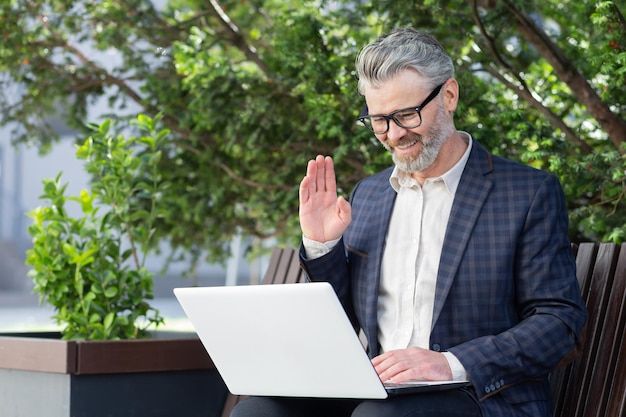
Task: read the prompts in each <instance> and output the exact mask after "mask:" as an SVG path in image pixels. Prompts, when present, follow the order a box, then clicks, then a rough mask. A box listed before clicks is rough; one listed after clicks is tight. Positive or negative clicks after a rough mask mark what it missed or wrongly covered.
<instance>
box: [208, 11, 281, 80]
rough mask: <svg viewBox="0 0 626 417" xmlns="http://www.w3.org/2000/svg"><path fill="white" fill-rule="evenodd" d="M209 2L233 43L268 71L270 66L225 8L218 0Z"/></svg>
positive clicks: (264, 70) (214, 14)
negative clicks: (223, 8)
mask: <svg viewBox="0 0 626 417" xmlns="http://www.w3.org/2000/svg"><path fill="white" fill-rule="evenodd" d="M209 3H210V4H211V7H212V9H213V13H212V14H213V16H215V17H216V18H217V19H218V20H219V21H220V23H221V24H222V27H224V29H226V31H227V32H228V33H229V35H230V38H231V39H232V42H233V45H235V46H236V47H237V48H239V49H240V50H241V51H242V52H243V53H244V55H245V56H246V58H248V59H249V60H250V61H252V62H254V63H255V64H257V65H258V66H259V68H261V70H262V71H263V72H265V73H268V72H269V68H268V66H267V64H265V62H264V61H263V60H262V59H261V57H259V55H258V54H257V51H256V49H255V48H254V47H253V46H252V45H249V44H248V43H247V42H246V40H245V38H244V37H243V35H242V34H241V31H240V30H239V27H237V25H236V24H235V23H234V22H233V21H232V20H231V19H230V17H228V15H227V14H226V13H224V10H222V7H221V6H220V5H219V3H218V2H217V0H209Z"/></svg>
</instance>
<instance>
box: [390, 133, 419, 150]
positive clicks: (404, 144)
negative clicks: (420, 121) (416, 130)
mask: <svg viewBox="0 0 626 417" xmlns="http://www.w3.org/2000/svg"><path fill="white" fill-rule="evenodd" d="M418 142H420V143H421V142H422V138H420V137H419V136H413V137H409V138H406V139H405V140H403V141H401V142H400V143H398V144H397V145H396V146H394V148H397V149H400V150H404V149H409V148H411V147H413V146H415V144H417V143H418Z"/></svg>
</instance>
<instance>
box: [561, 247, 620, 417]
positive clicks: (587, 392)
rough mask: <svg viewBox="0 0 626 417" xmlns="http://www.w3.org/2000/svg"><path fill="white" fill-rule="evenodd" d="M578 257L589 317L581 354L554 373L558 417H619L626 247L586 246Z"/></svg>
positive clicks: (578, 250) (578, 273) (580, 279)
mask: <svg viewBox="0 0 626 417" xmlns="http://www.w3.org/2000/svg"><path fill="white" fill-rule="evenodd" d="M575 253H576V267H577V278H578V282H579V284H580V287H581V292H582V295H583V298H584V300H585V302H586V305H587V310H588V312H589V317H588V319H587V324H586V326H585V330H584V337H585V343H584V345H583V349H582V353H581V354H580V356H579V357H577V358H576V359H575V360H574V361H573V362H572V363H570V364H569V365H568V366H566V367H564V368H561V369H559V370H557V371H555V372H554V373H553V374H552V375H551V378H550V382H551V385H552V390H553V396H554V402H555V404H554V405H555V412H554V416H555V417H604V416H611V417H619V416H622V415H624V413H625V403H626V394H625V393H624V389H625V384H626V382H625V381H626V363H625V362H626V357H625V355H626V346H624V345H625V343H624V330H625V322H626V306H625V301H624V300H625V298H626V244H624V245H622V246H621V247H620V246H619V245H616V244H612V243H601V244H595V243H581V244H580V245H579V246H578V248H577V250H575ZM609 410H611V411H609Z"/></svg>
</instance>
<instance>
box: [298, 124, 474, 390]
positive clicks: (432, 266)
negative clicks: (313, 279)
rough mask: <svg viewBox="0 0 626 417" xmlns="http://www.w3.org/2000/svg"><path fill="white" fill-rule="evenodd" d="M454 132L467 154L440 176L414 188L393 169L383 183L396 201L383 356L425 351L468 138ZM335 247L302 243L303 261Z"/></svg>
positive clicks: (454, 364) (382, 307)
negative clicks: (408, 350) (407, 350)
mask: <svg viewBox="0 0 626 417" xmlns="http://www.w3.org/2000/svg"><path fill="white" fill-rule="evenodd" d="M459 133H460V134H461V137H462V138H463V139H464V140H465V141H466V142H467V144H468V146H467V149H466V151H465V153H464V154H463V156H462V157H461V159H460V160H459V161H458V162H457V163H456V164H455V165H454V166H453V167H452V168H451V169H450V170H449V171H447V172H446V173H444V174H443V175H441V176H439V177H436V178H428V179H427V180H426V181H425V182H424V184H423V185H422V186H420V184H419V183H418V182H417V181H416V180H414V179H413V178H412V177H411V176H410V175H409V174H407V173H404V172H402V171H399V170H398V169H397V168H396V169H394V170H393V173H392V174H391V177H390V179H389V182H390V183H391V186H392V187H393V189H394V190H395V191H396V192H397V193H398V196H397V197H396V202H395V204H394V208H393V212H392V214H391V221H390V224H389V229H388V233H387V240H386V247H385V252H384V254H383V260H382V270H381V279H380V288H379V297H378V329H379V333H378V341H379V343H380V345H381V350H382V351H383V352H385V351H389V350H394V349H403V348H406V347H409V346H418V347H421V348H424V349H428V348H429V341H430V332H431V329H432V324H433V323H432V318H433V309H434V302H435V289H436V283H437V272H438V269H439V258H440V257H441V250H442V247H443V241H444V237H445V233H446V227H447V224H448V219H449V217H450V210H451V208H452V202H453V201H454V195H455V193H456V189H457V187H458V185H459V182H460V180H461V175H462V173H463V170H464V169H465V164H466V163H467V159H468V158H469V154H470V151H471V148H472V139H471V136H470V135H469V134H467V133H466V132H459ZM337 242H338V240H335V241H331V242H324V243H322V242H314V241H311V240H310V239H306V238H303V244H304V248H305V251H306V255H307V258H309V259H315V258H317V257H319V256H322V255H324V254H325V253H327V252H329V251H330V250H331V249H332V248H333V247H334V246H335V245H336V244H337ZM443 353H444V355H445V356H446V359H447V360H448V363H449V364H450V368H451V369H452V374H453V379H466V378H467V374H466V372H465V369H464V368H463V366H462V365H461V363H460V362H459V361H458V359H457V358H456V357H455V356H454V355H452V354H451V353H449V352H443Z"/></svg>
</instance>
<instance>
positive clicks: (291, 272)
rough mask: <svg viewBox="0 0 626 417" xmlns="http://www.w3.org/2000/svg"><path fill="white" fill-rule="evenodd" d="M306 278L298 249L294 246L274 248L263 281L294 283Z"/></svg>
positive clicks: (267, 282) (265, 282) (269, 282)
mask: <svg viewBox="0 0 626 417" xmlns="http://www.w3.org/2000/svg"><path fill="white" fill-rule="evenodd" d="M304 280H305V279H304V272H303V271H302V268H300V259H299V256H298V250H297V249H294V248H274V249H273V250H272V256H271V257H270V264H269V266H268V267H267V271H265V275H264V276H263V281H262V283H263V284H292V283H297V282H303V281H304Z"/></svg>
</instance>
